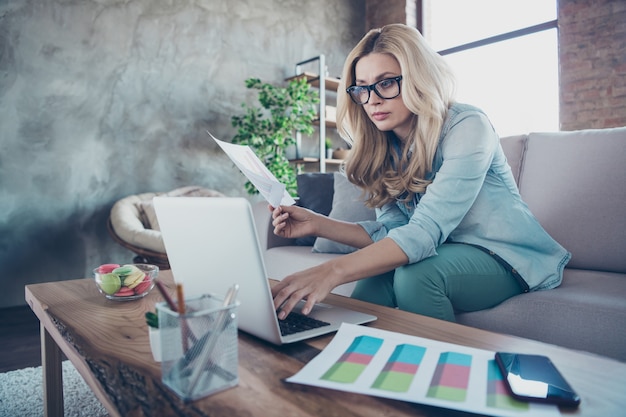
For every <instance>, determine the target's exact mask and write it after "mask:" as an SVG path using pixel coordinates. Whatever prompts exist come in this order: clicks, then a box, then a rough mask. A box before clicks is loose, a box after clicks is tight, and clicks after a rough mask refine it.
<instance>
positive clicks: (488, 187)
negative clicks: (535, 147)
mask: <svg viewBox="0 0 626 417" xmlns="http://www.w3.org/2000/svg"><path fill="white" fill-rule="evenodd" d="M432 172H433V173H434V179H433V182H432V183H431V184H430V185H429V186H428V188H427V189H426V192H425V193H424V194H422V195H418V196H416V197H415V199H414V201H413V203H412V204H408V205H407V204H405V203H404V202H402V201H398V202H393V203H388V204H386V205H384V206H383V207H381V208H379V209H376V220H375V221H365V222H359V224H360V225H361V226H362V227H363V228H364V229H365V230H366V231H367V232H368V233H369V235H370V236H371V238H372V240H373V241H375V242H376V241H379V240H381V239H383V238H385V237H389V238H391V239H393V241H394V242H395V243H396V244H397V245H398V246H400V248H401V249H402V250H403V251H404V252H405V254H406V255H407V257H408V258H409V263H415V262H419V261H421V260H422V259H425V258H428V257H430V256H434V255H436V254H437V247H438V246H439V245H441V244H442V243H444V242H455V243H466V244H470V245H475V246H478V247H480V248H482V249H484V250H487V251H489V252H490V253H491V254H492V255H494V256H496V257H498V258H499V260H500V261H503V262H504V263H505V264H508V265H509V266H510V267H511V270H512V271H513V273H514V274H515V275H516V276H517V277H518V279H519V280H520V282H521V284H522V286H523V287H525V288H524V289H525V290H530V291H536V290H543V289H549V288H554V287H557V286H558V285H559V284H560V283H561V280H562V278H563V268H564V267H565V264H567V262H568V261H569V259H570V258H571V254H570V253H569V252H568V251H567V250H565V249H564V248H563V247H562V246H561V245H559V244H558V243H557V242H556V241H555V240H554V239H552V237H550V235H548V233H547V232H546V231H545V230H544V229H543V227H541V225H540V224H539V222H538V221H537V219H536V218H535V217H534V216H533V215H532V213H531V212H530V210H529V209H528V206H527V205H526V204H525V203H524V202H523V201H522V199H521V197H520V194H519V191H518V189H517V185H516V184H515V179H514V177H513V174H512V172H511V168H510V167H509V165H508V163H507V161H506V157H505V155H504V152H503V150H502V147H501V145H500V139H499V137H498V135H497V134H496V132H495V131H494V129H493V127H492V126H491V123H490V122H489V120H488V119H487V117H486V116H485V114H484V113H482V112H481V111H480V110H479V109H477V108H475V107H472V106H469V105H465V104H454V105H453V106H452V107H451V108H450V110H449V111H448V115H447V118H446V120H445V122H444V125H443V128H442V131H441V136H440V139H439V145H438V148H437V152H436V154H435V158H434V161H433V170H432ZM431 177H432V173H431Z"/></svg>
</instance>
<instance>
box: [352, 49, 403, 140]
mask: <svg viewBox="0 0 626 417" xmlns="http://www.w3.org/2000/svg"><path fill="white" fill-rule="evenodd" d="M354 72H355V84H356V85H372V84H374V83H375V82H378V81H380V80H384V79H387V78H393V77H397V76H399V75H402V73H401V71H400V64H398V61H396V59H395V58H394V57H393V56H391V55H388V54H382V53H371V54H369V55H365V56H364V57H362V58H361V59H359V60H358V62H357V63H356V66H355V68H354ZM400 87H402V81H400ZM363 110H365V112H366V113H367V115H368V117H369V118H370V120H371V121H372V123H374V125H376V127H377V128H378V129H379V130H381V131H390V130H391V131H393V132H394V133H395V134H396V136H397V137H398V138H399V139H400V140H403V141H404V140H406V139H407V136H408V134H409V131H410V129H411V118H412V116H413V113H411V111H410V110H409V109H407V107H406V106H405V105H404V102H403V101H402V88H400V95H398V96H397V97H395V98H392V99H384V98H380V97H379V96H378V94H376V93H375V92H374V91H370V98H369V101H368V102H367V103H366V104H364V105H363Z"/></svg>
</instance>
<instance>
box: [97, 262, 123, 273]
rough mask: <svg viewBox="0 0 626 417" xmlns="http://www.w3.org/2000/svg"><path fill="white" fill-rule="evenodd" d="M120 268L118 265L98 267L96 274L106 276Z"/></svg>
mask: <svg viewBox="0 0 626 417" xmlns="http://www.w3.org/2000/svg"><path fill="white" fill-rule="evenodd" d="M119 267H120V266H119V265H118V264H104V265H100V266H99V267H98V273H99V274H108V273H111V272H113V270H114V269H115V268H119Z"/></svg>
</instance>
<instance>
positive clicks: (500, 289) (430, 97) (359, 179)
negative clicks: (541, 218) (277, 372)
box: [272, 24, 571, 321]
mask: <svg viewBox="0 0 626 417" xmlns="http://www.w3.org/2000/svg"><path fill="white" fill-rule="evenodd" d="M341 80H342V83H346V85H343V86H342V88H341V89H340V91H342V90H345V94H339V97H338V103H337V107H338V109H337V122H338V126H339V131H340V133H341V135H342V137H344V139H345V140H346V141H348V142H350V143H351V145H352V151H351V155H350V157H349V159H348V160H347V162H346V165H345V173H346V175H347V178H348V179H349V180H350V181H351V182H352V183H354V184H356V185H357V186H359V187H361V188H362V189H363V191H364V194H365V195H366V196H367V197H368V198H367V201H366V203H367V204H368V205H369V206H371V207H374V208H375V209H376V220H375V221H366V222H360V223H348V222H341V221H337V220H334V219H330V218H328V217H326V216H323V215H320V214H317V213H314V212H312V211H309V210H306V209H303V208H301V207H296V206H290V207H277V208H272V210H273V213H272V217H273V226H274V233H275V234H277V235H280V236H284V237H291V238H293V237H302V236H308V235H313V236H320V237H325V238H328V239H332V240H334V241H337V242H340V243H344V244H347V245H351V246H354V247H356V248H358V250H356V251H355V252H353V253H350V254H347V255H343V256H341V257H338V258H335V259H333V260H331V261H328V262H326V263H323V264H321V265H318V266H316V267H313V268H310V269H306V270H304V271H300V272H298V273H295V274H293V275H290V276H287V277H285V278H284V279H283V280H282V281H281V282H280V283H279V284H278V285H276V286H275V287H274V288H273V290H272V292H273V296H274V303H275V306H276V308H277V311H278V312H279V313H278V316H279V318H281V319H282V318H284V317H286V316H287V315H288V314H289V313H290V312H291V310H292V309H293V308H294V306H295V304H296V303H297V302H298V301H300V300H303V299H304V300H307V301H306V303H305V307H304V309H303V313H304V314H307V313H308V312H310V310H311V308H312V307H313V305H314V303H316V302H319V301H321V300H323V299H324V298H325V297H326V296H327V295H328V293H329V292H330V291H331V290H332V289H333V288H335V287H336V286H338V285H340V284H343V283H347V282H351V281H358V282H357V285H356V288H355V290H354V292H353V294H352V297H354V298H358V299H361V300H365V301H370V302H373V303H377V304H382V305H386V306H389V307H397V308H400V309H402V310H406V311H411V312H414V313H418V314H424V315H428V316H431V317H436V318H439V319H443V320H448V321H454V315H455V313H457V312H467V311H476V310H481V309H485V308H489V307H493V306H495V305H497V304H499V303H501V302H502V301H504V300H506V299H508V298H510V297H512V296H514V295H517V294H520V293H523V292H527V291H536V290H544V289H550V288H554V287H556V286H558V285H559V284H560V282H561V280H562V274H563V268H564V266H565V264H566V263H567V262H568V261H569V259H570V257H571V255H570V253H569V252H568V251H566V250H565V249H564V248H563V247H561V246H560V245H559V244H558V243H557V242H556V241H554V240H553V239H552V238H551V237H550V236H549V235H548V234H547V233H546V232H545V231H544V230H543V228H542V227H541V226H540V225H539V223H538V222H537V220H536V219H535V218H534V217H533V215H532V214H531V213H530V211H529V210H528V207H527V206H526V204H524V202H523V201H522V200H521V198H520V195H519V192H518V189H517V186H516V184H515V180H514V178H513V175H512V173H511V169H510V167H509V165H508V164H507V162H506V158H505V156H504V153H503V151H502V148H501V146H500V140H499V137H498V135H497V134H496V132H495V131H494V129H493V127H492V126H491V124H490V122H489V120H488V119H487V116H486V115H485V114H483V113H482V112H481V111H480V110H479V109H477V108H475V107H472V106H469V105H465V104H459V103H456V102H455V101H454V82H453V76H452V74H451V71H450V70H449V68H448V66H447V65H446V63H445V61H444V60H443V59H442V58H441V57H440V56H439V55H438V54H437V53H436V52H434V51H433V50H432V49H431V48H430V47H429V46H428V45H427V44H426V42H425V41H424V39H423V38H422V36H421V35H420V34H419V32H418V31H417V30H415V29H413V28H411V27H408V26H406V25H401V24H394V25H389V26H385V27H383V28H381V29H375V30H371V31H370V32H369V33H367V34H366V35H365V37H364V38H363V39H362V40H361V41H360V42H359V44H358V45H357V46H356V47H355V48H354V49H353V50H352V52H351V53H350V55H349V56H348V57H347V59H346V63H345V65H344V69H343V75H342V78H341Z"/></svg>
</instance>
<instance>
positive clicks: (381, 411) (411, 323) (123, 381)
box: [26, 271, 626, 417]
mask: <svg viewBox="0 0 626 417" xmlns="http://www.w3.org/2000/svg"><path fill="white" fill-rule="evenodd" d="M159 279H160V280H161V281H162V282H163V283H164V284H165V285H166V287H167V288H168V289H169V290H170V291H171V294H172V295H173V294H174V293H175V291H174V285H173V279H172V276H171V273H170V271H162V272H161V274H160V276H159ZM26 301H27V302H28V304H29V305H30V307H31V308H32V310H33V311H34V312H35V314H36V315H37V317H38V318H39V320H40V322H41V344H42V363H43V375H44V404H45V407H44V409H45V415H46V416H62V415H63V391H62V373H61V359H62V353H63V354H65V356H66V357H67V358H68V359H69V360H70V361H71V362H72V363H73V364H74V366H75V367H76V369H77V370H78V372H79V373H80V374H81V375H82V377H83V378H84V379H85V381H86V382H87V384H88V385H89V387H90V388H91V389H92V390H93V392H94V393H95V395H96V397H97V398H98V399H99V400H100V401H101V402H102V404H103V405H104V406H105V407H106V409H107V411H108V412H109V415H110V416H111V417H113V416H124V417H128V416H159V417H163V416H209V415H210V416H228V417H232V416H238V415H245V416H250V415H253V416H273V415H276V416H341V417H349V416H354V417H357V416H358V417H368V416H381V415H389V416H398V417H402V416H450V415H453V416H460V415H465V414H464V413H461V412H453V411H450V410H446V409H440V408H435V407H429V406H423V405H419V404H412V403H406V402H402V401H395V400H390V399H384V398H377V397H370V396H365V395H359V394H351V393H346V392H339V391H334V390H328V389H322V388H316V387H310V386H303V385H296V384H290V383H287V382H284V381H283V380H284V379H285V378H287V377H290V376H292V375H293V374H295V373H296V372H297V371H298V370H300V369H301V368H302V367H303V366H304V364H305V363H306V362H308V361H309V360H310V359H311V358H312V357H314V356H315V355H316V354H317V353H318V352H319V350H320V349H323V348H324V347H325V346H326V345H327V344H328V343H329V341H330V340H331V338H332V335H329V336H324V337H319V338H316V339H312V340H309V341H307V342H300V343H296V344H292V345H286V346H273V345H271V344H268V343H266V342H264V341H261V340H259V339H257V338H254V337H252V336H249V335H247V334H245V333H241V332H240V334H239V377H240V382H239V385H238V386H237V387H236V388H232V389H229V390H226V391H223V392H221V393H218V394H215V395H212V396H210V397H206V398H203V399H201V400H198V401H195V402H192V403H189V404H185V403H184V402H182V401H181V400H179V398H178V397H177V396H176V395H175V394H174V393H173V392H172V391H170V390H169V389H168V388H166V387H165V386H164V385H163V384H162V383H161V369H160V364H159V363H156V362H154V361H153V359H152V355H151V352H150V346H149V341H148V330H147V326H146V323H145V319H144V313H145V312H146V311H149V310H154V305H155V303H157V302H159V301H162V298H161V295H160V294H159V292H158V291H157V290H156V289H155V290H153V291H152V292H151V293H150V294H149V295H148V296H146V297H145V298H143V299H141V300H137V301H132V302H115V301H109V300H107V299H105V297H103V296H102V295H101V294H100V293H99V292H98V291H97V289H96V285H95V283H94V282H93V280H92V279H80V280H71V281H61V282H50V283H43V284H33V285H27V286H26ZM326 301H327V302H329V303H331V304H337V305H342V306H347V307H350V308H353V309H357V310H361V311H364V312H368V313H371V314H374V315H376V316H378V320H377V321H376V322H374V323H371V324H370V326H374V327H377V328H380V329H385V330H391V331H396V332H400V333H406V334H410V335H415V336H420V337H426V338H431V339H435V340H439V341H444V342H450V343H457V344H461V345H466V346H472V347H477V348H482V349H487V350H492V351H496V350H504V351H516V352H522V353H540V354H544V355H548V356H550V358H551V359H552V360H553V362H554V363H555V364H556V365H557V367H558V368H559V369H560V370H561V372H562V373H563V374H564V376H565V377H566V379H568V380H569V381H570V383H571V384H572V386H573V387H574V388H575V389H576V390H577V391H578V393H579V394H580V396H581V398H582V403H581V405H580V408H578V409H577V410H574V411H571V410H566V409H562V410H561V413H562V414H563V415H581V416H591V417H597V416H618V415H624V414H623V413H624V410H626V364H625V363H622V362H618V361H615V360H611V359H607V358H603V357H599V356H595V355H591V354H586V353H582V352H577V351H573V350H569V349H565V348H560V347H556V346H553V345H548V344H545V343H540V342H535V341H531V340H526V339H521V338H517V337H512V336H505V335H501V334H496V333H491V332H487V331H483V330H478V329H474V328H470V327H465V326H461V325H457V324H454V323H447V322H443V321H440V320H435V319H431V318H428V317H422V316H418V315H415V314H411V313H406V312H403V311H399V310H395V309H391V308H386V307H380V306H376V305H373V304H369V303H364V302H361V301H358V300H353V299H350V298H346V297H341V296H338V295H332V294H331V295H330V296H329V297H328V299H327V300H326Z"/></svg>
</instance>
